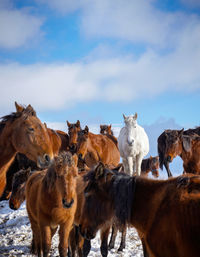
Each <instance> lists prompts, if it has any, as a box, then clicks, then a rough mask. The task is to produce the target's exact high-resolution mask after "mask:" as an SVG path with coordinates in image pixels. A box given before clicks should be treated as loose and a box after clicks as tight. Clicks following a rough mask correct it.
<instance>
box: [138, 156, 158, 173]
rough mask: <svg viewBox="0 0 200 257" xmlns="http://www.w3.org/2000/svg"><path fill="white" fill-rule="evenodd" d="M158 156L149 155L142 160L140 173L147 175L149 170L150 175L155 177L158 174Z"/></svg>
mask: <svg viewBox="0 0 200 257" xmlns="http://www.w3.org/2000/svg"><path fill="white" fill-rule="evenodd" d="M159 166H160V165H159V157H158V156H155V157H152V156H150V157H149V158H146V159H143V160H142V165H141V175H142V176H148V173H149V172H151V173H152V175H153V176H154V177H155V178H157V177H158V176H159Z"/></svg>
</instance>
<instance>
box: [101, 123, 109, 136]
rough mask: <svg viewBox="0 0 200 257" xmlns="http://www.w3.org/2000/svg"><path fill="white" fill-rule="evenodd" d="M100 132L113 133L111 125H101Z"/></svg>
mask: <svg viewBox="0 0 200 257" xmlns="http://www.w3.org/2000/svg"><path fill="white" fill-rule="evenodd" d="M100 134H102V135H112V130H111V125H100Z"/></svg>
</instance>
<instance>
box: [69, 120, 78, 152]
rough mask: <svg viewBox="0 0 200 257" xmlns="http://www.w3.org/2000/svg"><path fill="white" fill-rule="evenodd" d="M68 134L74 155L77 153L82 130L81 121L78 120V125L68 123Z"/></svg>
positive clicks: (70, 147)
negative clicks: (79, 135) (79, 133)
mask: <svg viewBox="0 0 200 257" xmlns="http://www.w3.org/2000/svg"><path fill="white" fill-rule="evenodd" d="M67 126H68V134H69V149H70V151H71V152H72V153H75V152H76V150H77V149H76V148H77V139H78V132H79V131H80V130H81V127H80V121H79V120H77V122H76V123H70V122H69V121H67Z"/></svg>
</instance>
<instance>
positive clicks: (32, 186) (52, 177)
mask: <svg viewBox="0 0 200 257" xmlns="http://www.w3.org/2000/svg"><path fill="white" fill-rule="evenodd" d="M75 157H76V156H75ZM75 157H73V158H72V155H71V153H69V152H67V153H65V152H63V153H61V154H60V155H59V156H56V157H55V158H54V162H53V163H52V165H51V166H50V167H49V168H48V170H45V171H40V172H35V173H33V174H32V175H31V176H30V177H29V179H28V181H27V183H26V208H27V212H28V216H29V220H30V222H31V228H32V232H33V240H32V252H33V253H37V254H38V256H41V251H42V252H43V256H44V257H46V256H48V253H49V250H50V247H51V239H52V237H53V235H54V234H55V232H56V230H57V227H58V226H60V228H59V238H60V242H59V254H60V256H61V257H64V256H66V255H67V248H68V236H69V232H70V230H71V227H72V224H73V221H74V214H75V211H76V205H77V196H76V176H77V174H78V173H77V158H76V159H75Z"/></svg>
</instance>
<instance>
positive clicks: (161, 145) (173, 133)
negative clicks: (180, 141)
mask: <svg viewBox="0 0 200 257" xmlns="http://www.w3.org/2000/svg"><path fill="white" fill-rule="evenodd" d="M181 131H183V130H171V129H168V130H165V131H164V132H163V133H162V134H161V135H160V136H159V137H158V140H157V143H158V155H159V162H160V168H161V169H163V165H164V166H165V168H166V171H167V174H168V177H172V173H171V171H170V168H169V162H170V161H169V160H168V156H167V155H166V150H167V148H168V144H170V142H169V141H170V140H171V138H172V140H173V137H177V135H178V134H179V133H180V132H181ZM183 134H184V135H188V136H189V135H194V134H198V135H200V127H197V128H195V129H188V130H185V131H183Z"/></svg>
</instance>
